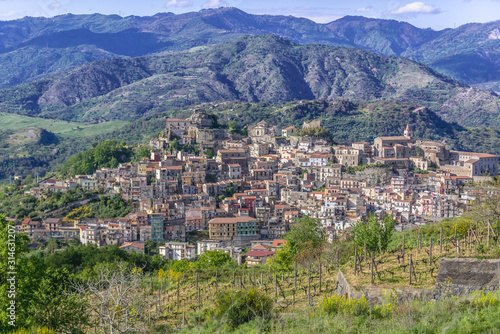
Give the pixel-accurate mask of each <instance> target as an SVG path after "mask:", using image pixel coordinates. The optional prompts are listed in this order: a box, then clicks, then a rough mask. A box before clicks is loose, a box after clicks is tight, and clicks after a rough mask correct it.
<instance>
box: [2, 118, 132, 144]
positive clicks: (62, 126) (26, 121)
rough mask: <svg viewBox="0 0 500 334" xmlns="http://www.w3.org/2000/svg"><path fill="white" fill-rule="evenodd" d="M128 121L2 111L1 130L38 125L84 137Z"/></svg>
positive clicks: (57, 133)
mask: <svg viewBox="0 0 500 334" xmlns="http://www.w3.org/2000/svg"><path fill="white" fill-rule="evenodd" d="M127 123H128V122H124V121H112V122H106V123H100V124H88V123H77V122H66V121H60V120H55V119H45V118H39V117H29V116H23V115H18V114H9V113H4V112H0V131H4V130H14V131H15V130H21V129H24V128H28V127H38V128H41V129H44V130H47V131H50V132H52V133H54V134H56V135H59V136H61V137H63V138H82V137H88V136H93V135H98V134H102V133H107V132H111V131H114V130H116V129H118V128H121V127H122V126H124V125H125V124H127Z"/></svg>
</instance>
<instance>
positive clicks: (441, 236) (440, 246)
mask: <svg viewBox="0 0 500 334" xmlns="http://www.w3.org/2000/svg"><path fill="white" fill-rule="evenodd" d="M439 252H440V253H443V227H442V226H441V229H440V231H439Z"/></svg>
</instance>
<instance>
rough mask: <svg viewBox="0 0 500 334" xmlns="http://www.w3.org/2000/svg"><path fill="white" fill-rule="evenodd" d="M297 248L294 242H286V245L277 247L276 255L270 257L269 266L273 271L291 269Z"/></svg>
mask: <svg viewBox="0 0 500 334" xmlns="http://www.w3.org/2000/svg"><path fill="white" fill-rule="evenodd" d="M296 254H297V248H296V246H295V244H294V243H292V242H287V243H286V245H284V246H283V247H281V248H280V249H278V251H277V252H276V256H275V257H274V258H271V259H270V265H271V268H272V269H273V270H274V271H279V270H283V271H292V270H293V263H294V260H295V255H296Z"/></svg>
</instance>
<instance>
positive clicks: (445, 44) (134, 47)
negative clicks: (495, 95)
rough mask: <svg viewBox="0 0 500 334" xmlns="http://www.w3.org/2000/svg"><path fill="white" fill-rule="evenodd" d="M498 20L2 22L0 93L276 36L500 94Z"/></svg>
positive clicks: (185, 17) (240, 17) (209, 12)
mask: <svg viewBox="0 0 500 334" xmlns="http://www.w3.org/2000/svg"><path fill="white" fill-rule="evenodd" d="M499 28H500V21H496V22H490V23H485V24H467V25H464V26H461V27H458V28H456V29H445V30H442V31H434V30H432V29H420V28H417V27H414V26H412V25H411V24H409V23H406V22H399V21H396V20H382V19H371V18H365V17H361V16H346V17H344V18H341V19H338V20H336V21H333V22H330V23H328V24H318V23H315V22H313V21H311V20H308V19H304V18H297V17H293V16H275V15H253V14H248V13H245V12H243V11H241V10H239V9H237V8H231V7H224V8H218V9H205V10H201V11H199V12H191V13H185V14H179V15H174V14H173V13H158V14H155V15H153V16H144V17H140V16H127V17H120V16H118V15H102V14H91V15H73V14H67V15H61V16H56V17H53V18H43V17H39V18H35V17H25V18H22V19H19V20H14V21H0V88H6V87H12V86H15V85H18V84H21V83H24V82H28V81H32V80H35V79H39V78H42V77H44V76H47V75H50V74H52V73H57V72H60V71H64V70H67V69H70V68H74V67H77V66H80V65H83V64H85V63H89V62H92V61H94V60H97V59H103V58H110V57H123V56H126V57H128V56H141V55H148V54H152V53H156V52H161V51H178V50H186V49H190V48H192V47H196V46H206V45H209V44H218V43H224V42H227V41H229V40H232V39H235V38H238V37H240V36H241V35H246V34H249V35H261V34H275V35H279V36H281V37H284V38H287V39H290V40H292V41H294V42H296V43H299V44H308V43H321V44H327V45H340V46H351V47H356V48H362V49H366V50H370V51H374V52H377V53H382V54H384V55H391V56H405V57H409V58H411V59H414V60H417V61H419V62H423V63H425V64H427V65H429V66H430V67H432V68H433V69H435V70H437V71H439V72H441V73H444V74H446V75H448V76H450V77H452V78H455V79H457V80H460V81H462V82H464V83H467V84H478V85H479V86H481V87H484V88H492V89H497V90H500V86H499V85H498V83H499V82H500V62H499V60H500V39H495V38H492V36H493V37H494V36H496V35H495V33H494V32H495V31H496V29H499Z"/></svg>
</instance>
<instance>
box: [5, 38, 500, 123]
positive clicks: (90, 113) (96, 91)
mask: <svg viewBox="0 0 500 334" xmlns="http://www.w3.org/2000/svg"><path fill="white" fill-rule="evenodd" d="M302 99H304V100H311V99H323V100H336V99H349V100H353V101H376V100H394V101H404V102H410V103H415V104H418V105H422V106H425V107H428V108H429V109H431V110H433V111H435V112H436V113H438V115H440V116H441V117H443V118H444V119H445V120H447V121H456V122H458V123H460V124H461V125H466V126H500V118H499V114H500V109H499V108H500V107H499V106H500V103H499V102H500V99H499V97H498V96H497V95H496V94H493V93H490V92H485V91H481V90H478V89H474V88H471V87H467V86H466V85H464V84H461V83H459V82H457V81H454V80H452V79H450V78H448V77H446V76H444V75H441V74H439V73H437V72H436V71H434V70H432V69H430V68H428V67H426V66H424V65H422V64H419V63H416V62H414V61H412V60H409V59H406V58H402V57H401V58H396V57H386V56H382V55H379V54H376V53H373V52H369V51H364V50H360V49H355V48H345V47H338V46H326V45H321V44H309V45H299V44H296V43H294V42H292V41H290V40H287V39H285V38H282V37H278V36H275V35H261V36H243V37H240V38H238V39H235V40H232V41H230V42H227V43H224V44H218V45H213V46H210V47H204V48H197V49H195V50H189V51H181V52H176V53H172V52H164V53H158V54H155V55H150V56H144V57H136V58H115V59H106V60H98V61H95V62H93V63H90V64H86V65H84V66H81V67H79V68H77V69H74V70H71V71H67V72H63V73H59V74H57V75H54V76H51V77H47V78H44V79H41V80H37V81H34V82H32V83H28V84H23V85H20V86H16V87H14V88H9V89H4V90H1V91H0V108H1V109H3V110H7V111H9V112H16V113H22V114H28V115H42V116H46V117H52V118H63V119H66V120H77V121H86V122H101V121H108V120H131V119H136V118H139V117H141V116H143V115H147V114H152V113H157V112H161V111H164V110H167V109H171V108H174V107H182V106H188V105H191V104H194V103H201V102H214V101H248V102H259V101H265V102H272V103H280V102H287V101H293V100H302Z"/></svg>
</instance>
